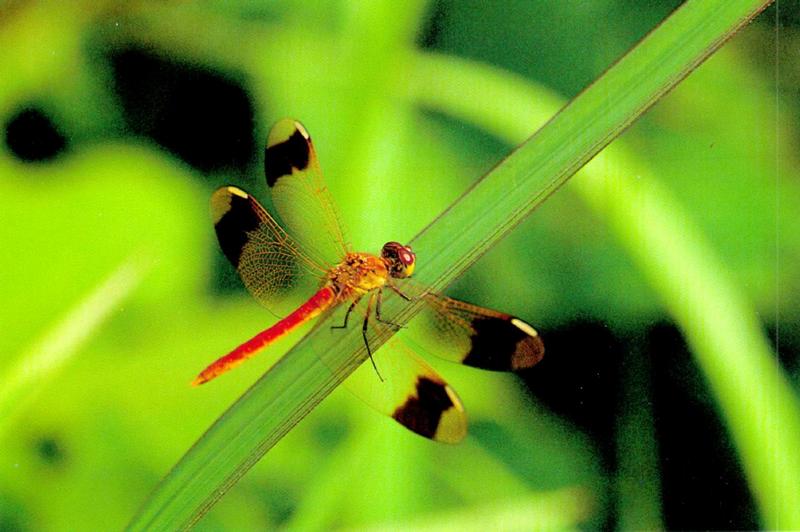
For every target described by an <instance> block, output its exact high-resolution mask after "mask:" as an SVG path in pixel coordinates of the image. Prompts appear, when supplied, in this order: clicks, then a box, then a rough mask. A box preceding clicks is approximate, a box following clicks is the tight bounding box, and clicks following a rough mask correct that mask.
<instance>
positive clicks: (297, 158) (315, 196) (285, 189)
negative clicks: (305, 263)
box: [264, 119, 349, 264]
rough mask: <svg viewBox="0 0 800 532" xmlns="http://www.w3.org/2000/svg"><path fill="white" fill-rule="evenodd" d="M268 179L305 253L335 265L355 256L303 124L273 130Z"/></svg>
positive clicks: (266, 161)
mask: <svg viewBox="0 0 800 532" xmlns="http://www.w3.org/2000/svg"><path fill="white" fill-rule="evenodd" d="M264 173H265V176H266V180H267V186H269V189H270V191H271V192H272V202H273V204H274V205H275V209H276V210H277V211H278V214H279V215H280V217H281V219H282V220H283V221H284V222H285V223H286V227H287V229H288V230H289V231H290V232H291V234H292V236H294V237H295V238H296V239H297V240H298V241H299V242H300V244H302V246H303V249H304V250H308V252H309V253H310V254H312V255H314V256H316V255H319V257H320V258H321V259H322V261H323V262H326V263H329V264H336V263H338V262H339V261H341V260H342V258H343V257H344V256H345V254H346V253H347V252H348V251H349V249H348V245H347V243H346V242H347V240H346V236H345V234H344V231H343V230H342V227H341V224H340V223H339V216H338V214H337V212H336V207H335V205H334V202H333V198H332V197H331V194H330V191H329V190H328V187H327V186H326V185H325V181H324V179H323V177H322V171H321V169H320V165H319V159H318V158H317V152H316V150H315V149H314V145H313V143H312V141H311V137H310V136H309V134H308V132H307V131H306V129H305V128H304V127H303V126H302V124H300V122H297V121H295V120H291V119H283V120H281V121H280V122H278V123H277V124H275V126H274V127H273V128H272V130H271V131H270V134H269V138H268V140H267V146H266V149H265V151H264Z"/></svg>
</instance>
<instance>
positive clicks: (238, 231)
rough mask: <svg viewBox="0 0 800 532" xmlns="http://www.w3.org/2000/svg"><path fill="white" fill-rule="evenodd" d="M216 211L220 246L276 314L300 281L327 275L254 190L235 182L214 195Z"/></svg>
mask: <svg viewBox="0 0 800 532" xmlns="http://www.w3.org/2000/svg"><path fill="white" fill-rule="evenodd" d="M211 213H212V216H213V219H214V230H215V231H216V233H217V239H218V240H219V245H220V248H222V252H223V253H224V254H225V256H226V257H227V258H228V260H229V261H230V262H231V264H232V265H233V267H234V268H236V270H237V271H238V272H239V276H240V277H241V278H242V281H243V282H244V285H245V286H246V287H247V289H248V290H249V291H250V293H252V294H253V296H254V297H255V298H256V299H257V300H258V301H259V302H261V303H262V304H263V305H264V306H266V307H267V308H268V309H270V310H271V311H272V312H274V313H275V314H278V315H281V314H284V309H282V308H280V302H281V301H282V300H283V299H284V296H285V295H287V293H288V289H289V288H291V287H293V286H295V285H297V283H298V281H300V280H301V279H307V278H309V277H316V278H317V279H319V278H320V277H321V276H322V275H324V273H325V271H326V270H325V268H324V266H322V265H320V264H318V263H317V262H316V261H315V260H313V259H311V258H309V257H308V256H307V255H306V254H305V253H303V252H302V251H301V248H300V246H299V245H298V243H297V242H296V241H294V240H293V239H292V238H291V237H290V236H289V235H288V234H287V233H286V231H284V230H283V228H282V227H281V226H280V225H278V223H277V222H276V221H275V220H274V219H273V218H272V216H270V215H269V213H268V212H267V211H266V210H265V209H264V207H262V206H261V204H259V203H258V201H257V200H256V199H255V198H254V197H252V196H251V195H250V194H248V193H247V192H245V191H244V190H242V189H239V188H237V187H233V186H227V187H222V188H220V189H218V190H217V191H215V192H214V194H213V195H212V196H211Z"/></svg>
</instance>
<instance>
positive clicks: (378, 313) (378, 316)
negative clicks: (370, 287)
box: [375, 290, 403, 330]
mask: <svg viewBox="0 0 800 532" xmlns="http://www.w3.org/2000/svg"><path fill="white" fill-rule="evenodd" d="M382 296H383V290H378V296H377V299H376V301H375V318H376V319H377V320H378V321H379V322H381V323H385V324H386V325H388V326H390V327H392V328H394V329H395V330H400V329H402V328H403V326H402V325H398V324H397V323H394V322H393V321H389V320H385V319H383V318H382V317H381V298H382Z"/></svg>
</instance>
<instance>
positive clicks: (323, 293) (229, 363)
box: [192, 286, 336, 386]
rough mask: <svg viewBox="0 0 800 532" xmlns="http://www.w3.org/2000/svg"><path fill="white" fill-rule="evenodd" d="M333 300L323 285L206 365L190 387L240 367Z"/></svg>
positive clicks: (326, 287) (331, 294)
mask: <svg viewBox="0 0 800 532" xmlns="http://www.w3.org/2000/svg"><path fill="white" fill-rule="evenodd" d="M335 299H336V295H335V293H334V291H333V288H332V287H330V286H324V287H323V288H321V289H320V290H319V291H318V292H317V293H316V294H314V295H313V296H311V298H310V299H309V300H308V301H306V302H305V303H303V304H302V305H300V306H299V307H298V308H297V310H295V311H294V312H292V313H291V314H289V315H288V316H286V317H285V318H283V319H282V320H281V321H279V322H278V323H276V324H275V325H273V326H272V327H270V328H269V329H267V330H265V331H262V332H260V333H258V334H257V335H256V336H254V337H253V338H251V339H250V340H248V341H246V342H245V343H243V344H242V345H240V346H239V347H237V348H236V349H234V350H233V351H231V352H230V353H228V354H227V355H225V356H224V357H221V358H218V359H217V360H215V361H214V362H213V363H212V364H211V365H210V366H208V367H207V368H206V369H204V370H203V371H202V372H201V373H200V375H198V376H197V378H195V379H194V381H192V385H193V386H198V385H200V384H204V383H206V382H208V381H210V380H211V379H213V378H215V377H218V376H219V375H221V374H223V373H225V372H226V371H228V370H230V369H232V368H234V367H235V366H237V365H239V364H241V363H242V362H244V361H245V360H247V359H248V358H250V357H252V356H254V355H255V354H257V353H258V352H259V351H261V350H262V349H264V348H265V347H267V346H268V345H270V344H271V343H272V342H274V341H275V340H277V339H279V338H281V337H283V336H285V335H287V334H289V333H290V332H292V331H293V330H294V329H295V328H297V327H299V326H300V325H302V324H304V323H305V322H307V321H308V320H310V319H312V318H316V317H317V316H319V315H320V314H321V313H322V312H323V311H324V310H326V309H327V308H328V307H330V306H331V305H332V304H333V303H334V301H335Z"/></svg>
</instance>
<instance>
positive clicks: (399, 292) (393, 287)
mask: <svg viewBox="0 0 800 532" xmlns="http://www.w3.org/2000/svg"><path fill="white" fill-rule="evenodd" d="M389 288H391V289H392V290H393V291H394V293H395V294H397V295H398V296H400V297H402V298H403V299H405V300H406V301H414V298H413V297H411V296H409V295H406V294H404V293H403V291H402V290H400V289H399V288H397V287H396V286H395V285H393V284H390V285H389ZM423 295H424V294H423Z"/></svg>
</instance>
